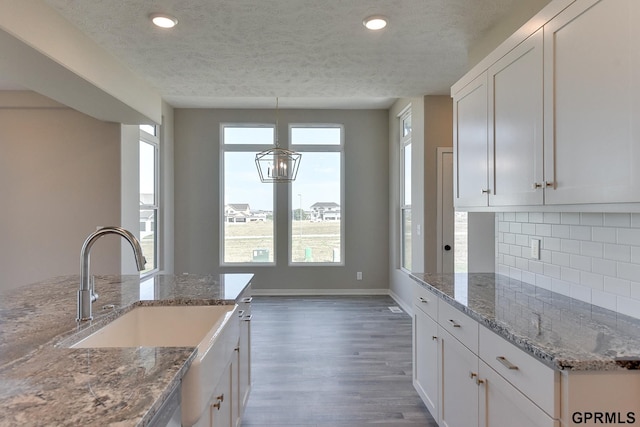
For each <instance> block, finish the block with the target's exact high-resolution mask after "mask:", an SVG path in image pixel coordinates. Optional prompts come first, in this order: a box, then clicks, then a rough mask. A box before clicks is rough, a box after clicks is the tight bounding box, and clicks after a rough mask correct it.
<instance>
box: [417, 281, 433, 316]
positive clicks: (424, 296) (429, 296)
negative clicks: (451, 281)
mask: <svg viewBox="0 0 640 427" xmlns="http://www.w3.org/2000/svg"><path fill="white" fill-rule="evenodd" d="M413 305H414V306H415V307H418V308H420V309H421V310H422V311H424V312H425V313H426V314H428V315H429V316H431V317H432V318H433V319H434V320H435V319H437V318H438V297H437V296H436V294H434V293H433V292H431V291H430V290H428V289H427V288H425V287H424V286H422V285H420V284H418V283H415V284H414V285H413Z"/></svg>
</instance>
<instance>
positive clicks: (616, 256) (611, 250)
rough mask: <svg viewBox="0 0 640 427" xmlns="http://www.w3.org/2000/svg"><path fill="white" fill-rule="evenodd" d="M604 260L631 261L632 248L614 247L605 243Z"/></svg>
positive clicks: (624, 246)
mask: <svg viewBox="0 0 640 427" xmlns="http://www.w3.org/2000/svg"><path fill="white" fill-rule="evenodd" d="M604 258H605V259H610V260H613V261H623V262H629V261H631V247H629V246H626V245H613V244H610V243H605V245H604Z"/></svg>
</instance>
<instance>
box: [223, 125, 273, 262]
mask: <svg viewBox="0 0 640 427" xmlns="http://www.w3.org/2000/svg"><path fill="white" fill-rule="evenodd" d="M225 128H269V129H273V131H274V132H273V140H272V141H271V143H270V144H225V138H224V131H225ZM275 131H276V126H275V124H274V123H256V122H242V123H238V122H225V123H220V138H219V141H220V143H219V145H220V147H219V149H220V151H219V157H220V159H219V165H220V167H219V170H220V175H219V182H220V185H219V193H220V194H219V203H218V204H219V218H220V220H219V221H218V226H219V233H220V234H219V235H220V236H221V238H220V239H219V248H218V251H219V252H218V253H219V260H218V263H219V266H220V267H231V266H235V267H237V266H242V267H245V266H251V267H265V266H266V267H273V266H275V265H276V264H277V262H278V252H277V247H278V221H277V215H278V214H277V211H278V209H277V206H276V202H277V200H278V196H277V193H278V186H277V185H275V183H263V184H262V185H271V186H272V187H273V190H272V191H273V195H272V196H273V197H272V206H273V261H267V262H252V261H249V262H226V261H225V225H226V221H225V206H226V204H225V194H224V193H225V186H226V182H225V153H226V152H245V153H253V154H256V153H259V152H261V151H264V150H266V149H268V148H272V147H273V146H274V145H275ZM252 165H253V168H254V170H255V173H256V178H257V177H258V170H257V168H256V166H255V164H253V163H252Z"/></svg>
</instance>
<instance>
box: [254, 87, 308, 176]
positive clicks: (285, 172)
mask: <svg viewBox="0 0 640 427" xmlns="http://www.w3.org/2000/svg"><path fill="white" fill-rule="evenodd" d="M274 136H275V142H276V145H275V147H274V148H270V149H268V150H265V151H261V152H260V153H258V154H256V167H257V168H258V174H260V181H262V182H292V181H294V180H295V179H296V176H297V175H298V167H299V166H300V160H301V159H302V154H300V153H297V152H295V151H291V150H287V149H285V148H280V145H279V144H278V98H276V127H275V135H274Z"/></svg>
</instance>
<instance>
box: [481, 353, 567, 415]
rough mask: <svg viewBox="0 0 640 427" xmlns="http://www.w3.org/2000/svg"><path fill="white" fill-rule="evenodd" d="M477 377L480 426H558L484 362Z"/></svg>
mask: <svg viewBox="0 0 640 427" xmlns="http://www.w3.org/2000/svg"><path fill="white" fill-rule="evenodd" d="M479 377H480V389H479V390H480V427H512V426H514V425H517V426H518V427H558V426H559V421H557V420H554V419H553V418H551V417H550V416H549V415H547V414H546V413H545V412H544V411H543V410H542V409H540V408H539V407H537V406H536V405H535V404H534V403H533V402H532V401H531V400H529V399H527V398H526V397H525V396H524V395H523V394H522V393H520V392H519V391H518V390H517V389H516V388H515V387H513V386H512V385H511V384H509V383H508V382H507V381H506V380H505V379H504V378H502V377H501V376H500V375H498V374H497V373H496V372H495V371H494V370H493V369H492V368H491V367H489V366H488V365H487V364H486V363H484V362H483V361H480V366H479Z"/></svg>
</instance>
